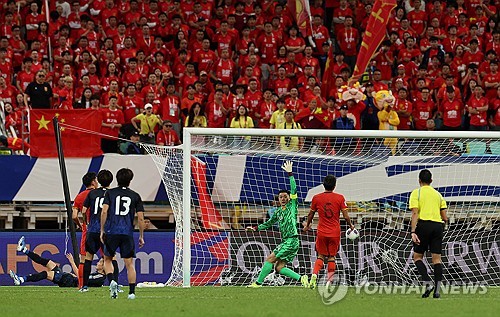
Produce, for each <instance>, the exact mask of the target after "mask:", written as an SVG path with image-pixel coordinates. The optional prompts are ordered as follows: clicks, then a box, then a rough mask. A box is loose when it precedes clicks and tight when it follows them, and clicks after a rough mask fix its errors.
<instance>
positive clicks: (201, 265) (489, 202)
mask: <svg viewBox="0 0 500 317" xmlns="http://www.w3.org/2000/svg"><path fill="white" fill-rule="evenodd" d="M183 133H184V135H183V145H182V146H176V147H162V146H156V145H149V144H144V145H143V146H144V147H145V149H146V150H147V152H148V153H149V154H151V157H152V159H153V160H154V162H155V164H156V166H157V168H158V171H159V172H160V174H161V176H162V180H163V182H164V185H165V188H166V191H167V196H168V198H169V201H170V205H171V206H172V209H173V212H174V217H175V220H176V224H175V230H176V237H175V251H174V252H175V255H174V263H173V265H172V272H171V276H170V279H169V280H168V281H167V283H166V284H167V285H171V286H184V287H189V286H191V285H245V284H249V283H250V282H252V281H253V279H254V278H255V277H256V272H257V273H258V271H259V269H260V265H261V264H262V262H263V260H264V259H265V257H266V256H267V255H268V254H269V253H270V252H272V250H273V249H274V248H275V247H276V245H277V244H278V243H279V242H280V241H281V237H280V236H279V234H278V232H277V229H276V231H272V230H268V231H259V232H255V233H253V232H246V231H244V230H243V228H245V227H246V226H247V225H255V224H258V223H261V222H263V221H264V220H265V218H266V216H265V214H266V212H267V211H268V210H269V209H271V207H272V206H271V205H272V202H273V199H274V195H276V194H277V192H278V191H279V189H282V188H287V186H288V185H287V184H288V183H287V180H286V175H285V173H283V171H282V170H281V168H280V166H281V164H282V163H283V161H284V160H292V161H293V162H294V168H295V167H296V171H295V170H294V176H295V179H296V181H297V190H298V195H299V206H300V208H299V219H297V222H298V226H300V227H301V226H302V225H301V219H300V218H301V217H303V216H305V215H307V213H308V211H309V203H310V200H311V198H312V196H313V195H314V194H316V193H319V192H321V191H322V190H323V188H322V180H323V178H324V177H325V176H326V175H329V174H333V175H335V176H336V177H337V188H336V189H335V191H337V192H339V193H342V194H343V195H344V196H345V197H346V200H347V201H348V207H349V213H350V215H351V219H352V221H353V223H354V224H355V226H356V228H357V229H358V231H359V237H358V238H357V239H355V240H353V241H351V240H348V239H347V238H346V236H345V234H342V240H341V249H340V251H339V254H338V256H337V270H342V272H343V274H344V276H345V278H346V280H347V281H348V283H351V284H355V283H356V282H358V281H365V282H370V283H382V282H384V283H394V284H398V285H404V284H408V285H411V284H414V283H415V281H418V280H419V279H418V276H417V275H416V274H415V270H414V265H413V262H412V245H411V243H410V242H411V239H410V230H409V222H410V218H411V212H410V211H409V210H408V197H409V194H410V192H411V191H412V190H413V189H415V188H417V187H418V172H419V171H420V170H422V169H429V170H431V172H432V173H433V183H432V186H433V187H434V188H436V189H437V190H438V191H440V192H441V194H442V195H443V196H444V198H445V199H446V201H447V202H448V205H449V211H448V215H449V219H450V222H449V224H448V225H447V230H446V231H445V236H444V246H443V263H444V266H445V279H447V280H448V281H452V282H456V283H461V282H463V283H467V282H478V283H484V284H486V285H500V263H499V262H500V260H499V259H498V256H497V255H498V254H500V251H499V250H500V249H499V247H500V246H499V244H498V241H500V234H499V230H500V207H499V206H500V205H499V203H500V172H499V171H500V132H495V131H485V132H483V131H479V132H472V131H470V132H469V131H448V132H442V131H438V132H435V131H432V132H430V131H370V130H362V131H346V130H341V131H339V130H300V129H281V130H276V129H272V130H271V129H211V128H185V129H184V130H183ZM290 150H292V151H290ZM489 153H492V154H489ZM313 228H315V227H314V226H313ZM342 228H343V231H344V230H345V229H347V228H346V227H345V226H344V225H343V226H342ZM313 233H314V232H313ZM313 233H307V234H305V233H301V234H300V240H301V248H300V250H299V254H298V256H297V257H296V258H295V259H294V261H293V262H292V263H289V264H288V265H290V266H293V268H294V270H295V271H297V272H298V273H299V274H310V272H311V267H312V263H314V260H315V256H316V255H315V251H314V234H313ZM290 283H291V282H290V279H288V278H283V277H282V276H280V275H279V274H271V275H270V276H269V277H268V278H267V279H266V281H265V283H264V284H265V285H266V284H267V285H283V284H290Z"/></svg>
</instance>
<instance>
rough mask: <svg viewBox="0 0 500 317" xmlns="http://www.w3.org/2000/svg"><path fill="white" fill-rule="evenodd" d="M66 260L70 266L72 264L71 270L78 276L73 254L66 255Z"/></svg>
mask: <svg viewBox="0 0 500 317" xmlns="http://www.w3.org/2000/svg"><path fill="white" fill-rule="evenodd" d="M66 258H67V259H68V262H69V264H71V269H73V272H74V273H75V274H76V275H78V267H77V266H76V263H75V259H74V258H73V254H71V253H66Z"/></svg>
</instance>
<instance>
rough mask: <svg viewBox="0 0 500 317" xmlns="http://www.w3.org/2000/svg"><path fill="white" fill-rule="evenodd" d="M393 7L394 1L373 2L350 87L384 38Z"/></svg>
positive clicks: (394, 5)
mask: <svg viewBox="0 0 500 317" xmlns="http://www.w3.org/2000/svg"><path fill="white" fill-rule="evenodd" d="M395 7H396V0H375V3H374V4H373V9H372V13H371V15H370V17H369V18H368V24H367V26H366V31H365V34H364V35H363V42H362V43H361V48H360V49H359V54H358V58H357V60H356V67H355V68H354V72H353V74H352V77H351V79H350V80H349V85H350V86H352V85H353V84H354V83H355V82H357V81H358V80H359V78H360V77H361V76H362V75H363V73H364V72H365V70H366V66H368V63H369V62H370V60H371V59H372V57H373V55H374V54H375V51H376V50H377V49H378V46H379V45H380V43H382V41H383V39H384V38H385V29H386V28H387V23H388V22H389V16H390V14H391V11H392V10H393V9H394V8H395Z"/></svg>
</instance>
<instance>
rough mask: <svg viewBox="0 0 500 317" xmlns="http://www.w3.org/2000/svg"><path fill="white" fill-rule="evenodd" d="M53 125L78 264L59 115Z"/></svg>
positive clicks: (70, 229) (74, 256)
mask: <svg viewBox="0 0 500 317" xmlns="http://www.w3.org/2000/svg"><path fill="white" fill-rule="evenodd" d="M52 125H53V126H54V135H55V137H56V147H57V157H58V159H59V170H60V172H61V178H62V185H63V192H64V203H65V206H66V217H67V221H68V223H69V231H70V234H71V245H72V247H73V259H74V260H75V264H76V265H77V266H78V264H79V263H80V257H79V256H78V254H80V252H79V248H78V242H77V240H76V230H75V223H74V222H73V208H72V206H71V197H70V193H69V183H68V173H67V172H66V163H65V161H64V152H63V147H62V141H61V130H60V127H59V121H58V120H57V117H54V118H52Z"/></svg>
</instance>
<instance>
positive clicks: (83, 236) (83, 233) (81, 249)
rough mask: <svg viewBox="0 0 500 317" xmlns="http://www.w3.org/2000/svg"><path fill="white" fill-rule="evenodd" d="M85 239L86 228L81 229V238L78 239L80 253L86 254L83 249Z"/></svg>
mask: <svg viewBox="0 0 500 317" xmlns="http://www.w3.org/2000/svg"><path fill="white" fill-rule="evenodd" d="M85 241H87V230H83V231H82V239H81V240H80V255H85V254H87V251H86V250H85Z"/></svg>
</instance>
